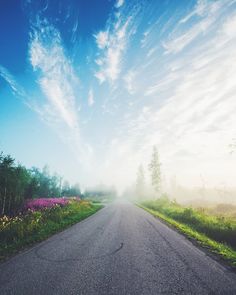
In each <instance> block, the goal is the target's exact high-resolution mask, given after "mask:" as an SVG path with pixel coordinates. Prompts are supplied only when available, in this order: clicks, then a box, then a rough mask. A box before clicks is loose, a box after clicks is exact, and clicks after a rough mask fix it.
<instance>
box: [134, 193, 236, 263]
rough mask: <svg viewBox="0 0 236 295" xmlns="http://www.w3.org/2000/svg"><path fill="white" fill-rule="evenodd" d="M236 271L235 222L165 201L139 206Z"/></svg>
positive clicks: (150, 202)
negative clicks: (216, 255)
mask: <svg viewBox="0 0 236 295" xmlns="http://www.w3.org/2000/svg"><path fill="white" fill-rule="evenodd" d="M139 206H140V207H142V208H143V209H145V210H146V211H148V212H150V213H151V214H152V215H154V216H156V217H158V218H160V219H162V220H164V221H165V222H167V223H169V224H170V225H172V226H173V227H175V228H176V229H178V230H179V231H180V232H182V233H184V234H185V235H186V236H187V237H190V238H193V239H194V240H196V241H197V242H198V243H199V244H201V245H202V246H204V247H205V248H208V249H210V250H211V251H212V252H213V253H215V254H218V255H220V257H222V258H223V259H225V260H227V261H228V262H229V263H230V265H232V266H234V267H236V247H235V239H236V226H235V221H234V220H230V219H225V218H221V217H214V216H208V215H206V214H205V213H203V212H199V211H197V210H194V209H192V208H184V207H181V206H180V205H178V204H176V203H173V202H169V201H168V200H167V199H165V198H162V199H159V200H155V201H145V202H143V203H142V204H141V205H139Z"/></svg>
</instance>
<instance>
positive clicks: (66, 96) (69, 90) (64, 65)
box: [30, 25, 79, 130]
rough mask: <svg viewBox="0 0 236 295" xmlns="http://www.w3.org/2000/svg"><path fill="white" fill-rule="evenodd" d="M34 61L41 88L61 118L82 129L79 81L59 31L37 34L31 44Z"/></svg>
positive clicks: (31, 55)
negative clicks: (78, 115) (78, 99)
mask: <svg viewBox="0 0 236 295" xmlns="http://www.w3.org/2000/svg"><path fill="white" fill-rule="evenodd" d="M42 31H43V32H44V33H42ZM30 61H31V64H32V66H33V68H34V70H35V71H36V70H37V71H39V80H38V82H39V85H40V87H41V89H42V91H43V93H44V94H45V97H47V99H48V103H49V104H50V106H51V108H52V110H53V111H54V113H55V114H56V116H57V118H58V119H60V120H62V121H63V122H65V123H66V124H67V125H68V126H69V127H70V128H72V129H73V128H75V129H76V130H78V126H79V122H78V117H77V113H76V112H75V109H76V107H75V103H76V99H75V93H74V88H73V87H74V85H75V84H76V83H78V78H77V76H76V75H75V73H74V70H73V68H72V66H71V63H70V61H69V59H68V58H67V57H66V55H65V52H64V49H63V46H62V45H61V39H60V35H59V33H58V31H56V29H55V28H53V27H52V26H50V25H47V26H46V27H43V30H41V29H40V30H38V31H35V32H34V34H33V38H32V41H31V44H30Z"/></svg>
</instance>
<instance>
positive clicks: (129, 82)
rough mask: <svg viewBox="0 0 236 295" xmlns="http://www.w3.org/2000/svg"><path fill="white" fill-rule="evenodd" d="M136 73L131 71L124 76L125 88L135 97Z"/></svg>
mask: <svg viewBox="0 0 236 295" xmlns="http://www.w3.org/2000/svg"><path fill="white" fill-rule="evenodd" d="M134 79H135V72H134V71H132V70H129V71H128V73H127V74H126V75H125V76H124V81H125V86H126V89H127V90H128V92H129V94H131V95H133V94H134V93H135V81H134Z"/></svg>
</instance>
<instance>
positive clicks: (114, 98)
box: [0, 0, 236, 189]
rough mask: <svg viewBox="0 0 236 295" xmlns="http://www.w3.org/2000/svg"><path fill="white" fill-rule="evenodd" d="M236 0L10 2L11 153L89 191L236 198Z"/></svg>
mask: <svg viewBox="0 0 236 295" xmlns="http://www.w3.org/2000/svg"><path fill="white" fill-rule="evenodd" d="M235 52H236V1H235V0H219V1H211V0H198V1H193V0H182V1H174V0H169V1H168V0H166V1H165V0H137V1H136V0H133V1H128V0H116V1H115V0H86V1H84V0H71V1H62V0H61V1H60V0H58V1H56V0H41V1H40V0H39V1H33V0H25V1H19V0H8V1H1V2H0V150H2V151H3V152H4V153H6V154H11V155H12V156H13V157H14V158H15V159H16V160H17V161H19V162H20V163H22V164H23V165H26V166H27V167H31V166H37V167H43V166H44V165H45V164H47V165H49V167H50V169H51V171H55V172H57V173H59V174H60V175H62V176H64V178H65V179H68V180H69V181H72V182H77V181H78V182H79V183H80V184H81V187H86V186H93V185H96V184H102V183H105V184H109V185H115V186H116V187H117V188H118V189H124V188H125V187H126V186H129V185H131V184H132V183H133V182H134V181H135V178H136V171H137V167H138V166H139V165H140V164H143V166H144V168H145V173H146V178H147V179H148V177H149V176H148V170H147V166H148V163H149V161H150V157H151V154H152V148H153V146H154V145H156V146H157V148H158V151H159V156H160V160H161V163H162V176H163V181H165V182H166V183H167V182H169V181H171V179H172V178H173V177H176V179H177V181H178V182H179V183H180V184H181V185H184V186H190V187H191V186H199V185H201V184H202V182H203V181H204V184H205V185H207V186H211V187H212V186H213V187H216V186H220V185H224V186H235V185H234V184H235V179H236V153H235V152H234V150H233V146H234V145H235V138H236V115H235V113H236V97H235V95H236V54H235Z"/></svg>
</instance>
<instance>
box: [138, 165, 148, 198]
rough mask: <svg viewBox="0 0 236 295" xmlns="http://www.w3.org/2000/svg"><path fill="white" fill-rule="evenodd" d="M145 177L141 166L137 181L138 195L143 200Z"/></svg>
mask: <svg viewBox="0 0 236 295" xmlns="http://www.w3.org/2000/svg"><path fill="white" fill-rule="evenodd" d="M145 187H146V185H145V176H144V170H143V166H142V165H140V166H139V168H138V171H137V179H136V194H137V196H138V197H139V198H143V197H144V194H145Z"/></svg>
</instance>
